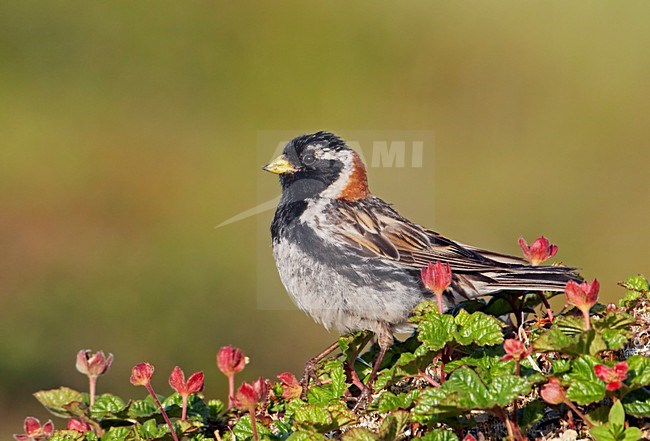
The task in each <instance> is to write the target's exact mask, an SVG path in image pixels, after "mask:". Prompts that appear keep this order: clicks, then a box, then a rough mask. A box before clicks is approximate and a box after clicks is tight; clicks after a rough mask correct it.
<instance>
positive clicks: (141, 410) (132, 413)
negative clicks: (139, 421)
mask: <svg viewBox="0 0 650 441" xmlns="http://www.w3.org/2000/svg"><path fill="white" fill-rule="evenodd" d="M147 398H149V397H147ZM157 412H158V406H156V404H155V403H154V402H153V400H151V399H144V400H136V401H132V402H131V403H130V404H129V410H128V411H127V415H128V416H129V418H149V417H150V416H152V415H154V414H155V413H157Z"/></svg>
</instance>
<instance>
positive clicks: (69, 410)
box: [34, 387, 84, 418]
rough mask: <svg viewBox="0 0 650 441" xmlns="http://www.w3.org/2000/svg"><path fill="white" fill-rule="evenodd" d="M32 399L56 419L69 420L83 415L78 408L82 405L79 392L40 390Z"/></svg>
mask: <svg viewBox="0 0 650 441" xmlns="http://www.w3.org/2000/svg"><path fill="white" fill-rule="evenodd" d="M34 397H36V399H37V400H38V401H39V402H40V403H41V404H42V405H43V406H44V407H45V408H46V409H47V410H48V411H50V412H51V413H53V414H54V415H56V416H58V417H62V418H69V417H74V416H79V415H83V411H82V410H81V409H80V406H81V405H82V404H83V403H84V397H83V395H82V394H81V392H77V391H76V390H73V389H70V388H69V387H60V388H58V389H51V390H41V391H38V392H36V393H35V394H34Z"/></svg>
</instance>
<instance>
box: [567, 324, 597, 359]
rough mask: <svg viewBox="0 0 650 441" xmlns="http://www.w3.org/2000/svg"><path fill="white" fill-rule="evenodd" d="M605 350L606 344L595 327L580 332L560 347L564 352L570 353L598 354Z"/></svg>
mask: <svg viewBox="0 0 650 441" xmlns="http://www.w3.org/2000/svg"><path fill="white" fill-rule="evenodd" d="M605 350H607V344H606V343H605V340H603V338H602V337H601V335H600V334H599V333H597V332H596V330H595V329H590V330H588V331H584V332H581V333H580V334H578V335H577V336H576V338H575V339H574V341H573V342H572V343H571V344H569V345H567V346H565V347H564V348H562V351H563V352H564V353H565V354H571V355H586V354H589V355H598V354H599V353H600V352H602V351H605Z"/></svg>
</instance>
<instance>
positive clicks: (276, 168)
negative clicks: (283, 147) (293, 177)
mask: <svg viewBox="0 0 650 441" xmlns="http://www.w3.org/2000/svg"><path fill="white" fill-rule="evenodd" d="M263 170H265V171H267V172H271V173H275V174H276V175H283V174H285V173H295V172H296V171H297V169H296V168H295V167H294V166H293V165H292V164H291V163H290V162H289V160H288V159H287V157H286V156H284V155H280V156H278V157H277V158H275V159H274V160H273V161H271V162H270V163H269V164H267V165H265V166H264V168H263Z"/></svg>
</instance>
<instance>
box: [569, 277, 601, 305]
mask: <svg viewBox="0 0 650 441" xmlns="http://www.w3.org/2000/svg"><path fill="white" fill-rule="evenodd" d="M599 290H600V284H599V283H598V280H597V279H594V280H593V282H591V283H588V282H583V283H581V284H579V285H578V284H577V283H576V282H574V281H573V280H570V281H569V283H567V284H566V287H565V288H564V296H565V297H566V301H567V303H569V304H570V305H573V306H575V307H576V308H578V309H579V310H581V311H582V312H585V311H586V312H589V310H590V309H591V307H592V306H594V305H595V304H596V302H597V301H598V291H599Z"/></svg>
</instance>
